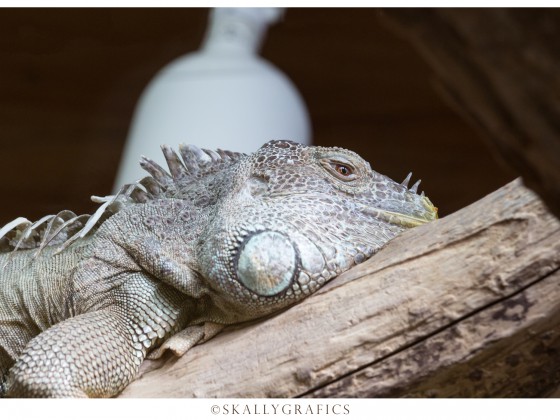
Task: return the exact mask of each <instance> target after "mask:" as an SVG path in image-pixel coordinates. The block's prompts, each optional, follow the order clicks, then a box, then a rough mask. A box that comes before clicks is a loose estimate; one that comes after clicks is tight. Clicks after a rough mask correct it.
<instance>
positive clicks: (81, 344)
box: [7, 307, 146, 397]
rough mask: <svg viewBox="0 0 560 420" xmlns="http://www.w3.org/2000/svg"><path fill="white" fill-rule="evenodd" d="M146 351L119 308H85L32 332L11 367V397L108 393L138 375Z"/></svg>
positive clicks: (9, 391)
mask: <svg viewBox="0 0 560 420" xmlns="http://www.w3.org/2000/svg"><path fill="white" fill-rule="evenodd" d="M145 355H146V349H145V348H144V347H143V345H142V343H141V342H139V340H138V337H137V336H136V334H135V332H134V327H133V325H131V323H130V321H129V320H127V318H126V316H125V314H123V313H121V312H120V311H119V308H116V307H115V308H110V309H104V310H99V311H96V312H91V313H85V314H83V315H79V316H77V317H75V318H70V319H68V320H66V321H63V322H61V323H59V324H57V325H55V326H53V327H52V328H50V329H48V330H46V331H44V332H43V333H41V334H39V335H38V336H36V337H35V338H33V339H32V340H31V341H30V342H29V343H28V344H27V346H26V347H25V349H24V351H23V353H22V354H21V355H20V357H19V358H18V359H17V361H16V363H15V365H14V366H13V367H12V368H11V369H10V372H9V376H8V394H7V395H8V396H10V397H107V396H112V395H115V394H116V393H118V392H120V391H121V390H122V389H123V388H124V387H125V386H126V385H127V384H129V383H130V381H131V380H132V379H133V378H134V376H135V375H136V372H137V371H138V368H139V366H140V364H141V363H142V361H143V360H144V357H145Z"/></svg>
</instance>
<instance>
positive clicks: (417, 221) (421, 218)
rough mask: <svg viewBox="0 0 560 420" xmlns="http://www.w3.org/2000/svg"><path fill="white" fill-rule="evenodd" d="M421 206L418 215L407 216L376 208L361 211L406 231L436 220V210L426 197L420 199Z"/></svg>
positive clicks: (402, 213)
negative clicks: (421, 209)
mask: <svg viewBox="0 0 560 420" xmlns="http://www.w3.org/2000/svg"><path fill="white" fill-rule="evenodd" d="M421 204H422V206H423V208H424V209H423V210H424V211H422V212H421V213H420V214H418V213H417V214H410V213H408V214H407V213H404V212H398V211H391V210H385V209H382V208H376V207H363V208H362V209H361V210H362V211H363V212H364V213H366V214H369V215H370V216H373V217H376V218H378V219H381V220H383V221H384V222H386V223H390V224H392V225H396V226H401V227H403V228H405V229H407V228H413V227H416V226H420V225H423V224H426V223H428V222H432V221H434V220H436V219H437V218H438V209H437V207H435V206H434V205H433V204H432V202H431V201H430V200H429V199H428V197H422V201H421Z"/></svg>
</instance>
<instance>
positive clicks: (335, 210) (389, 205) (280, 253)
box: [200, 141, 437, 314]
mask: <svg viewBox="0 0 560 420" xmlns="http://www.w3.org/2000/svg"><path fill="white" fill-rule="evenodd" d="M227 179H229V180H231V182H230V183H229V187H228V190H227V192H224V193H223V196H222V197H221V198H220V199H219V200H218V201H217V203H216V207H215V211H214V212H213V217H212V219H211V221H210V223H209V224H208V229H207V232H206V233H205V234H204V235H203V236H204V238H203V239H201V244H200V260H201V262H202V264H201V270H202V272H203V275H204V276H205V277H206V278H207V279H208V281H209V283H210V284H211V286H212V288H213V289H214V290H216V291H217V292H218V293H217V294H216V296H217V299H218V300H219V301H221V305H222V306H224V307H227V310H228V311H232V308H233V310H235V308H240V311H239V312H240V313H243V314H246V313H248V312H249V313H252V314H264V313H269V312H272V311H274V310H277V309H279V308H281V307H285V306H287V305H289V304H292V303H294V302H295V301H297V300H300V299H302V298H304V297H305V296H307V295H309V294H311V293H313V292H314V291H315V290H317V289H318V288H319V287H321V286H322V285H323V284H325V283H326V282H327V281H328V280H330V279H332V278H334V277H336V276H337V275H339V274H340V273H342V272H343V271H345V270H347V269H349V268H350V267H352V266H353V265H355V264H358V263H360V262H362V261H364V260H366V259H367V258H369V257H370V256H371V255H373V254H374V253H375V252H376V251H377V250H378V249H379V248H380V247H381V246H383V245H384V244H385V243H386V242H387V241H389V240H390V239H392V238H393V237H395V236H396V235H397V234H398V233H400V232H402V231H403V230H405V229H407V228H411V227H414V226H418V225H421V224H424V223H427V222H429V221H432V220H434V219H436V218H437V209H436V208H435V207H434V206H433V205H432V203H431V202H430V200H429V199H428V198H427V197H425V196H424V195H423V194H417V193H416V187H417V185H416V186H414V187H413V188H411V189H409V188H407V185H406V184H407V183H408V180H409V177H407V179H406V180H405V182H403V183H402V184H399V183H396V182H394V181H392V180H391V179H389V178H387V177H386V176H384V175H381V174H379V173H377V172H375V171H373V170H372V169H371V168H370V165H369V164H368V163H367V162H366V161H365V160H363V159H362V158H361V157H360V156H358V155H357V154H356V153H354V152H351V151H349V150H345V149H342V148H325V147H313V146H309V147H307V146H303V145H300V144H297V143H294V142H290V141H271V142H269V143H266V144H265V145H264V146H262V147H261V148H260V149H259V150H258V151H257V152H255V153H253V154H251V155H249V156H246V157H245V158H244V159H240V160H239V161H238V162H237V163H236V164H235V165H233V166H232V167H231V168H229V171H228V174H227ZM248 309H249V310H248Z"/></svg>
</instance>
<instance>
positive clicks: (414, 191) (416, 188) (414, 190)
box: [410, 179, 422, 194]
mask: <svg viewBox="0 0 560 420" xmlns="http://www.w3.org/2000/svg"><path fill="white" fill-rule="evenodd" d="M420 182H422V180H421V179H419V180H418V181H416V183H415V184H414V185H413V186H412V187H410V192H413V193H414V194H416V191H418V186H419V185H420Z"/></svg>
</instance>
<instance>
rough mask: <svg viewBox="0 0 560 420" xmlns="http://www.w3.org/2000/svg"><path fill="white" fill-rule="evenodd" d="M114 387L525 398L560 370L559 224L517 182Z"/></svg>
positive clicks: (133, 393) (148, 392)
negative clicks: (282, 306)
mask: <svg viewBox="0 0 560 420" xmlns="http://www.w3.org/2000/svg"><path fill="white" fill-rule="evenodd" d="M143 370H144V373H143V375H142V377H140V378H139V379H137V380H136V381H135V382H133V383H132V384H131V385H130V386H129V387H128V388H127V389H126V390H125V391H124V392H123V393H122V396H123V397H294V396H305V397H373V396H383V397H395V396H437V397H448V396H456V397H472V396H476V397H503V396H515V397H533V396H545V395H549V394H550V393H552V392H553V391H554V389H555V388H556V387H557V385H558V383H559V381H560V223H559V222H558V220H557V219H556V218H555V217H554V216H553V215H551V214H550V213H549V212H548V210H547V209H546V206H544V204H543V203H542V201H541V200H540V199H539V198H538V197H537V196H536V195H535V194H534V193H532V192H531V191H530V190H528V189H526V188H525V187H523V186H522V184H521V182H520V181H519V180H517V181H514V182H512V183H510V184H508V185H506V186H505V187H503V188H501V189H500V190H498V191H496V192H494V193H493V194H491V195H489V196H487V197H485V198H483V199H482V200H480V201H478V202H476V203H474V204H472V205H470V206H468V207H466V208H464V209H462V210H461V211H459V212H456V213H454V214H452V215H449V216H447V217H445V218H443V219H440V220H438V221H436V222H433V223H430V224H428V225H424V226H421V227H418V228H415V229H412V230H409V231H407V232H405V233H404V234H402V235H401V236H399V237H397V238H396V239H395V240H393V241H391V242H390V243H389V244H388V245H387V246H386V247H385V248H384V249H382V250H381V251H380V252H379V253H378V254H376V255H375V256H374V257H373V258H371V259H370V260H368V261H367V262H365V263H363V264H361V265H359V266H357V267H355V268H353V269H352V270H349V271H348V272H346V273H345V274H343V275H342V276H340V277H338V278H337V279H335V280H333V281H332V282H331V283H329V284H328V285H326V286H325V287H324V288H323V289H321V290H320V291H319V292H317V293H316V294H314V295H313V296H311V297H310V298H308V299H306V300H305V301H304V302H302V303H300V304H298V305H296V306H294V307H292V308H290V309H288V310H286V311H284V312H282V313H280V314H278V315H276V316H274V317H272V318H269V319H267V320H264V321H258V322H255V323H252V324H250V325H241V326H236V327H233V328H230V329H229V330H226V331H224V332H223V333H221V334H219V335H218V336H217V337H215V338H214V339H212V340H210V341H209V342H207V343H205V344H203V345H200V346H197V347H194V348H193V349H191V350H190V351H189V352H188V353H187V354H185V355H184V356H183V357H181V358H175V357H168V358H167V359H165V360H162V361H160V362H150V363H147V364H146V365H144V367H143Z"/></svg>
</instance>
